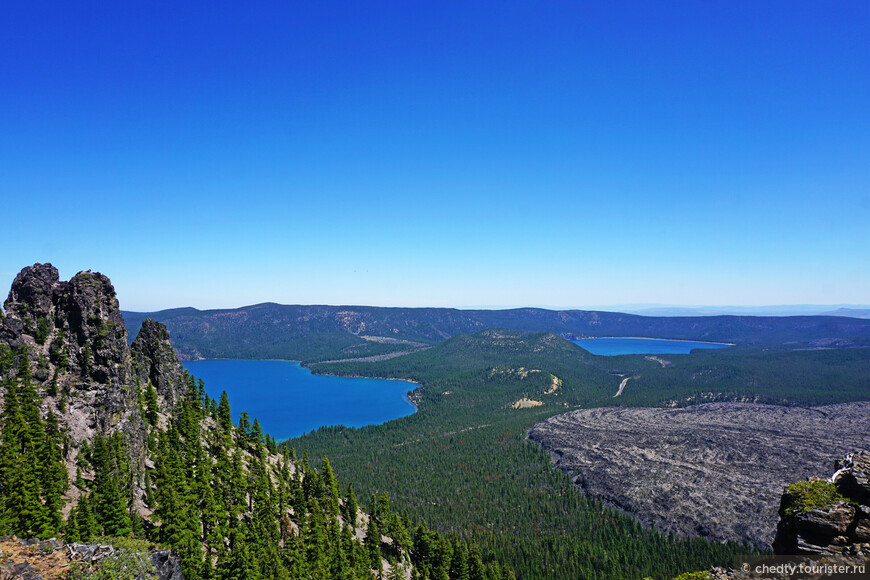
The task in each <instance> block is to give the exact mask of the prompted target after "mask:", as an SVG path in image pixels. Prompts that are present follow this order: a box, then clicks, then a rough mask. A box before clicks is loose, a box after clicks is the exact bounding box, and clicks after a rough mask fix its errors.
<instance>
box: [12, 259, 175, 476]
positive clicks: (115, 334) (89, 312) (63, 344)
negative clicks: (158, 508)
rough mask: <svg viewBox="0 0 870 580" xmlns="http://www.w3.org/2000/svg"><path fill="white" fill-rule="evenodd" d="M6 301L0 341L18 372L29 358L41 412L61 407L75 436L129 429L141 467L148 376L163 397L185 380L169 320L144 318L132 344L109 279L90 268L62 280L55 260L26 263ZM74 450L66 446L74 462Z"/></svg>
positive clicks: (168, 398)
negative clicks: (142, 393)
mask: <svg viewBox="0 0 870 580" xmlns="http://www.w3.org/2000/svg"><path fill="white" fill-rule="evenodd" d="M4 308H5V310H6V313H5V316H4V317H3V318H2V319H0V345H4V346H6V347H9V348H10V349H11V351H12V352H14V353H15V354H16V357H17V358H16V361H15V365H14V367H13V372H16V371H17V368H18V367H20V366H21V365H22V364H24V363H25V360H26V362H27V364H29V365H30V368H31V370H32V373H33V378H34V382H35V383H36V385H37V387H38V388H39V389H40V394H41V395H42V397H43V412H47V411H48V410H49V409H50V410H52V412H54V413H55V414H57V415H58V416H59V419H60V424H61V425H62V426H63V428H64V429H65V430H66V431H67V433H68V434H69V437H70V440H71V441H75V442H80V441H82V440H90V439H92V438H93V436H94V435H95V434H96V433H103V434H106V435H108V434H111V433H113V432H115V431H119V430H120V431H122V432H124V434H125V435H126V439H127V445H128V449H129V452H130V455H131V458H132V459H133V460H134V463H135V464H137V465H138V466H139V467H141V466H142V465H143V463H144V460H145V439H146V436H147V431H146V428H145V423H144V422H143V420H142V414H141V410H140V408H139V402H138V390H139V387H140V386H143V385H144V384H147V381H149V380H150V381H151V382H152V383H153V384H154V386H155V388H156V389H157V390H158V393H159V394H160V396H161V399H162V401H163V403H164V404H174V402H175V401H176V400H177V397H178V395H177V393H179V392H181V390H182V389H183V388H184V387H183V385H184V380H185V379H184V371H183V369H182V368H181V365H180V364H179V363H178V361H176V360H174V356H173V354H172V347H171V345H170V344H169V336H168V334H167V332H166V328H165V327H164V326H163V325H161V324H159V323H155V322H153V321H147V322H148V323H147V324H143V331H142V333H140V334H141V335H140V336H139V337H137V340H136V341H134V343H135V344H136V348H131V347H129V346H128V344H127V330H126V327H125V326H124V320H123V318H122V317H121V311H120V309H119V306H118V299H117V297H116V296H115V288H114V287H113V286H112V283H111V282H110V281H109V279H108V278H107V277H106V276H104V275H102V274H100V273H98V272H91V271H90V270H88V271H84V272H79V273H78V274H76V275H75V276H74V277H73V278H72V279H71V280H69V281H61V280H60V279H59V276H58V272H57V269H56V268H55V267H54V266H52V265H51V264H34V265H33V266H29V267H26V268H24V269H23V270H21V272H20V273H19V274H18V275H17V276H16V277H15V280H14V282H13V283H12V289H11V290H10V292H9V297H8V298H7V299H6V302H5V303H4ZM0 394H2V393H0ZM74 453H75V450H74V449H68V454H69V455H68V457H67V459H68V462H70V464H71V463H72V461H73V459H74V457H72V455H74Z"/></svg>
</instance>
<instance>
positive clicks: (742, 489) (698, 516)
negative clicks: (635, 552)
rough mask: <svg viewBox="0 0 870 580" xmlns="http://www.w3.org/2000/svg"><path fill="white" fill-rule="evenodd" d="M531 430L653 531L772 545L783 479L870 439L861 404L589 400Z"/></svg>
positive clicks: (869, 413) (595, 491) (559, 460)
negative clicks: (610, 403) (597, 405)
mask: <svg viewBox="0 0 870 580" xmlns="http://www.w3.org/2000/svg"><path fill="white" fill-rule="evenodd" d="M529 437H530V439H532V440H533V441H537V442H539V443H541V444H542V445H543V446H544V447H545V448H547V449H548V450H549V451H550V452H551V454H552V456H553V457H554V460H555V461H556V465H557V466H558V467H559V468H561V469H563V470H565V471H567V472H568V473H570V474H571V476H572V477H573V479H574V481H575V482H576V483H577V485H579V486H580V487H581V488H583V490H584V491H585V492H586V493H588V494H589V495H592V496H595V497H598V498H602V499H604V500H605V501H607V502H608V503H610V504H612V505H615V506H617V507H619V508H621V509H623V510H625V511H627V512H629V513H631V514H634V515H635V516H637V517H638V518H639V519H640V520H641V521H642V522H643V523H644V524H646V525H653V526H655V527H657V528H658V529H660V530H662V531H674V532H676V533H679V534H684V535H699V536H705V537H709V538H713V539H717V540H739V541H742V540H748V541H750V542H752V543H754V544H756V545H758V546H762V547H767V546H769V545H770V544H771V542H772V540H773V535H774V529H775V527H776V522H777V507H778V506H779V500H780V496H781V494H782V491H783V488H784V487H785V486H786V485H788V484H790V483H792V482H794V481H796V480H799V479H805V478H807V477H809V476H811V475H814V474H818V473H825V472H827V471H830V468H831V458H832V457H837V456H842V455H843V454H844V453H846V452H847V451H849V450H851V449H860V448H866V447H867V445H868V441H870V403H846V404H839V405H830V406H825V407H813V408H797V407H775V406H769V405H755V404H739V403H712V404H707V405H700V406H697V407H689V408H683V409H650V408H644V409H637V408H630V409H620V408H607V409H590V410H582V411H572V412H569V413H564V414H562V415H558V416H556V417H552V418H550V419H548V420H547V421H544V422H542V423H539V424H538V425H536V426H535V427H534V428H533V429H532V430H531V432H530V434H529Z"/></svg>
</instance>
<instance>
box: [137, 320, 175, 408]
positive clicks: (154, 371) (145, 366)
mask: <svg viewBox="0 0 870 580" xmlns="http://www.w3.org/2000/svg"><path fill="white" fill-rule="evenodd" d="M130 351H131V354H132V357H133V373H134V375H135V376H136V379H137V381H138V383H139V384H140V385H141V386H143V387H144V386H145V385H147V383H149V382H150V383H151V384H152V385H153V386H154V389H155V390H156V391H157V396H158V397H159V399H160V401H161V403H163V405H164V406H165V407H166V408H174V407H175V406H176V405H177V404H178V403H179V402H180V401H181V397H182V396H183V394H184V389H185V385H186V384H187V383H186V373H185V370H184V367H183V366H181V363H180V362H178V357H177V355H176V354H175V350H174V349H173V348H172V343H171V342H170V341H169V332H168V331H167V330H166V326H164V325H163V324H161V323H159V322H156V321H154V320H152V319H150V318H146V319H145V320H144V321H143V322H142V328H141V329H140V330H139V334H138V335H137V336H136V339H135V340H134V341H133V344H132V345H131V347H130Z"/></svg>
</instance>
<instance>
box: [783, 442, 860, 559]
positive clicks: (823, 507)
mask: <svg viewBox="0 0 870 580" xmlns="http://www.w3.org/2000/svg"><path fill="white" fill-rule="evenodd" d="M837 467H838V469H837V471H836V472H835V473H834V475H833V477H832V478H831V479H832V480H833V481H828V480H820V479H816V480H810V481H803V482H800V483H796V484H793V485H790V486H788V488H786V490H785V493H783V495H782V500H781V501H780V505H779V517H780V520H779V524H778V525H777V528H776V538H775V539H774V541H773V549H774V551H775V552H776V553H777V554H810V555H814V554H815V555H832V554H858V555H866V556H870V452H866V451H861V452H858V453H854V454H853V453H850V454H848V455H847V456H846V457H845V458H843V459H841V460H839V461H838V462H837Z"/></svg>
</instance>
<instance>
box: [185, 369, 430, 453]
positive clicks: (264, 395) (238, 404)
mask: <svg viewBox="0 0 870 580" xmlns="http://www.w3.org/2000/svg"><path fill="white" fill-rule="evenodd" d="M183 364H184V367H185V369H186V370H187V371H188V372H189V373H190V374H191V375H192V376H194V377H196V378H200V379H203V380H204V382H205V386H206V392H207V393H208V394H209V395H210V396H211V397H212V398H215V399H217V398H218V396H219V393H220V392H221V391H222V390H225V391H226V392H227V394H228V395H229V397H230V402H231V405H232V408H233V414H234V416H235V415H238V413H239V412H241V411H244V412H247V413H248V415H249V416H250V417H251V418H252V419H253V418H254V417H256V418H258V419H259V421H260V424H261V426H262V429H263V432H264V433H269V434H271V435H272V436H274V437H275V439H276V440H278V441H284V440H287V439H293V438H296V437H300V436H302V435H304V434H306V433H309V432H311V431H312V430H315V431H316V430H317V429H319V428H321V427H328V426H339V425H343V426H346V427H348V428H361V427H365V426H370V425H382V424H384V423H387V422H389V421H392V420H395V419H399V418H402V417H409V416H411V415H414V414H415V413H417V412H418V411H419V410H420V408H419V406H418V405H417V403H415V401H414V397H413V396H412V393H413V391H415V390H417V389H418V388H419V387H420V386H421V385H420V384H419V383H418V382H416V381H411V380H407V379H400V378H377V377H365V376H354V377H350V376H341V375H332V374H328V373H315V372H313V371H312V369H311V368H309V367H308V366H305V365H303V364H302V362H301V361H293V360H286V359H229V358H215V359H204V360H199V361H183ZM360 380H364V381H365V382H359V383H358V381H360ZM397 380H399V381H404V382H405V383H407V384H405V385H397V384H396V383H389V384H388V383H383V382H380V381H397Z"/></svg>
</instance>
